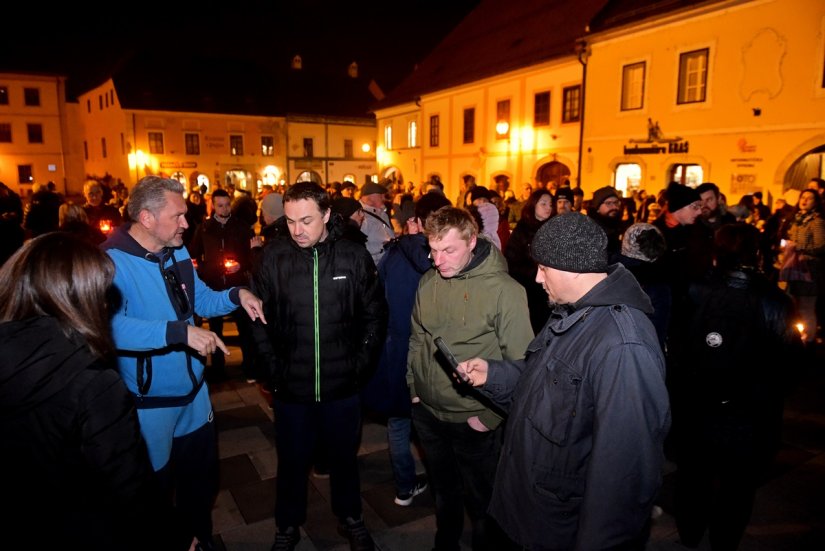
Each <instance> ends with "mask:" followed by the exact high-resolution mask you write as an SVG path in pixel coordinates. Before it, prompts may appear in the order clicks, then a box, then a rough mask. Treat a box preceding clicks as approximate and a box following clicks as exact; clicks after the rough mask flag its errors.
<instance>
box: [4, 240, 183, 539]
mask: <svg viewBox="0 0 825 551" xmlns="http://www.w3.org/2000/svg"><path fill="white" fill-rule="evenodd" d="M113 276H114V265H113V264H112V261H111V260H110V259H109V258H108V257H107V256H106V254H105V253H103V252H102V251H101V250H100V249H99V248H98V247H97V246H95V245H93V244H92V243H90V242H88V241H86V240H84V239H82V238H80V237H78V236H75V235H72V234H68V233H64V232H53V233H47V234H44V235H42V236H40V237H37V238H34V239H32V240H31V241H29V242H28V243H26V244H25V245H24V246H23V247H22V248H21V249H20V250H18V251H17V252H16V253H15V254H14V255H13V256H12V257H11V258H10V259H9V260H8V262H7V263H6V264H5V265H4V266H3V268H2V269H1V270H0V281H3V282H4V285H3V287H2V288H0V347H2V350H3V354H2V359H0V441H2V442H3V453H2V454H0V473H2V474H0V477H2V479H0V487H2V488H3V492H2V496H3V499H4V501H5V502H6V507H5V508H4V509H5V513H4V514H3V530H4V532H5V534H6V537H7V538H9V539H10V540H13V541H26V542H28V543H27V544H26V547H30V548H37V549H86V550H101V551H102V550H110V549H124V550H132V549H135V550H137V549H164V550H166V549H170V550H171V549H188V548H189V547H190V544H192V542H193V538H192V535H191V534H190V535H187V534H184V533H182V532H179V531H178V530H177V525H178V523H177V521H176V520H175V519H174V516H173V513H174V511H173V508H172V505H171V500H170V499H167V497H166V496H163V495H162V494H161V493H160V490H159V486H158V484H157V481H156V480H155V478H154V477H155V475H154V472H153V470H152V465H151V463H150V462H149V455H148V452H147V451H146V444H145V443H144V441H143V439H142V437H141V434H140V429H139V426H138V419H137V414H136V412H135V407H134V402H133V400H132V397H131V395H130V394H129V393H128V392H127V390H126V387H125V385H124V384H123V381H122V380H121V378H120V375H119V374H118V373H117V371H116V370H115V369H113V366H112V363H111V361H110V360H111V359H112V358H113V356H114V345H113V344H112V339H111V336H110V325H109V324H110V320H109V315H108V312H107V306H106V302H107V301H106V296H107V293H108V292H109V290H110V289H111V283H112V277H113ZM181 526H182V524H181Z"/></svg>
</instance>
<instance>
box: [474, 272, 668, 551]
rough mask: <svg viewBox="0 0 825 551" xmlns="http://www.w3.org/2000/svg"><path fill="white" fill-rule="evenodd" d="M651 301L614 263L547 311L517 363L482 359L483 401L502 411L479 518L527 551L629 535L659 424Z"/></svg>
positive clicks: (662, 411) (657, 451)
mask: <svg viewBox="0 0 825 551" xmlns="http://www.w3.org/2000/svg"><path fill="white" fill-rule="evenodd" d="M650 309H651V306H650V300H649V299H648V297H647V295H645V294H644V292H643V291H642V290H641V288H640V287H639V285H638V283H637V282H636V280H635V279H634V278H633V276H632V275H631V274H630V272H628V271H627V270H626V269H625V268H624V266H622V265H613V266H611V267H610V268H609V276H608V278H607V279H605V280H604V281H601V282H600V283H598V284H597V285H596V286H594V287H593V289H591V290H590V292H588V293H587V294H586V295H585V296H584V297H582V298H581V299H580V300H579V301H578V302H577V303H575V304H573V305H569V306H557V307H556V308H555V309H554V312H553V314H552V315H551V317H550V319H549V320H548V321H547V324H546V325H545V327H544V329H543V330H542V332H541V333H540V334H539V335H538V336H536V338H535V339H534V340H533V342H532V343H531V344H530V346H529V347H528V349H527V356H526V358H525V360H522V361H517V362H512V361H491V362H490V367H489V373H488V378H487V382H486V383H485V385H484V386H483V387H481V390H482V392H484V393H485V394H486V395H488V396H489V397H490V398H492V399H493V400H494V401H495V402H496V403H498V404H499V405H500V406H501V407H502V408H504V409H506V410H508V411H509V416H508V418H507V430H506V432H505V440H504V447H503V449H502V454H501V461H500V463H499V467H498V471H497V473H496V481H495V487H494V489H493V497H492V500H491V503H490V509H489V510H490V513H491V514H492V515H493V516H494V517H495V518H496V520H497V521H498V522H499V524H500V525H501V527H502V528H503V529H504V530H505V531H506V532H507V534H508V535H509V536H510V537H511V538H513V539H514V540H516V541H517V542H518V543H520V544H521V545H523V546H525V547H527V548H529V549H531V550H540V549H587V550H590V549H607V548H616V547H619V546H622V545H627V544H629V543H630V542H631V541H634V540H636V538H638V537H639V535H640V533H641V531H642V529H643V527H644V525H645V522H646V521H647V520H648V519H649V518H650V511H651V509H652V507H653V503H654V499H655V498H656V497H657V495H658V492H659V488H660V486H661V483H662V465H663V463H664V454H663V451H662V447H663V443H664V439H665V436H666V434H667V431H668V429H669V426H670V407H669V402H668V395H667V390H666V388H665V365H664V358H663V357H662V352H661V349H660V347H659V344H658V341H657V338H656V332H655V330H654V328H653V325H652V324H651V322H650V320H649V319H648V317H647V316H646V313H647V312H649V311H650Z"/></svg>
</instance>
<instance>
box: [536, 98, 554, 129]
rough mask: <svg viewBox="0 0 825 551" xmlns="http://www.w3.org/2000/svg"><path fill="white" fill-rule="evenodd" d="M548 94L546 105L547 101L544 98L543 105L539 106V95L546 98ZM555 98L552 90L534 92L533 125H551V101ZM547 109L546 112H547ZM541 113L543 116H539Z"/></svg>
mask: <svg viewBox="0 0 825 551" xmlns="http://www.w3.org/2000/svg"><path fill="white" fill-rule="evenodd" d="M545 96H546V98H547V100H546V107H545V106H544V103H545V101H544V100H542V101H541V103H542V107H541V109H540V108H539V97H542V98H544V97H545ZM552 99H553V95H552V94H551V93H550V90H545V91H543V92H536V93H535V94H533V126H550V113H551V106H550V102H551V101H552ZM545 111H546V113H545ZM540 115H541V118H539V116H540Z"/></svg>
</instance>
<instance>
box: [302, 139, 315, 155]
mask: <svg viewBox="0 0 825 551" xmlns="http://www.w3.org/2000/svg"><path fill="white" fill-rule="evenodd" d="M303 144H304V158H306V159H312V158H313V157H315V140H313V139H312V138H304V139H303Z"/></svg>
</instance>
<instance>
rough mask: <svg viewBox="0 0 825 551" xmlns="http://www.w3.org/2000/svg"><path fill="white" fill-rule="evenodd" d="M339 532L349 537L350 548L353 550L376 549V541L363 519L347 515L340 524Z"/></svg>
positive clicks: (372, 550)
mask: <svg viewBox="0 0 825 551" xmlns="http://www.w3.org/2000/svg"><path fill="white" fill-rule="evenodd" d="M338 533H339V534H341V535H342V536H344V537H345V538H348V539H349V548H350V549H351V550H352V551H375V542H374V541H372V536H370V533H369V532H368V531H367V527H366V526H365V525H364V520H363V519H360V518H359V519H357V520H356V519H354V518H352V517H347V518H346V520H344V522H342V523H341V524H339V525H338Z"/></svg>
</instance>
